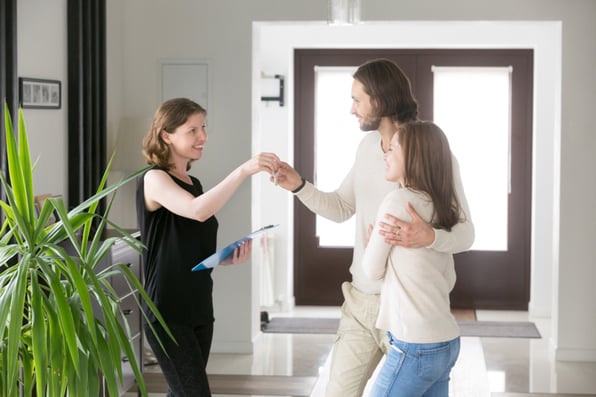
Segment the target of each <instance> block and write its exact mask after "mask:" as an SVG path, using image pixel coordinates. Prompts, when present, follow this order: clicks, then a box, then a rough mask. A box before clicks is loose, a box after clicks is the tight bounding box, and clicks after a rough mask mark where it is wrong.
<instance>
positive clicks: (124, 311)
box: [122, 309, 132, 316]
mask: <svg viewBox="0 0 596 397" xmlns="http://www.w3.org/2000/svg"><path fill="white" fill-rule="evenodd" d="M122 313H124V315H125V316H130V315H131V313H132V309H124V310H122Z"/></svg>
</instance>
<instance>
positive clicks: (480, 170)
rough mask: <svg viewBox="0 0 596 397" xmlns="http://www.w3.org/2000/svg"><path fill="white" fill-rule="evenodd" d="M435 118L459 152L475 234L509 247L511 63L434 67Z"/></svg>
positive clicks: (483, 244) (481, 241)
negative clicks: (508, 65) (501, 65)
mask: <svg viewBox="0 0 596 397" xmlns="http://www.w3.org/2000/svg"><path fill="white" fill-rule="evenodd" d="M433 78H434V121H435V122H436V123H437V125H439V127H441V129H442V130H443V131H444V132H445V134H446V135H447V137H448V139H449V144H450V146H451V150H452V152H453V153H454V154H455V156H456V157H457V160H458V162H459V166H460V172H461V177H462V181H463V184H464V189H465V192H466V197H467V199H468V204H469V206H470V212H471V214H472V219H473V220H474V226H475V229H476V239H475V241H474V245H473V246H472V250H484V251H507V249H508V247H507V240H508V239H507V227H508V225H507V218H508V216H507V214H508V211H509V208H508V199H509V194H510V192H511V149H510V136H511V114H510V109H511V68H510V67H433Z"/></svg>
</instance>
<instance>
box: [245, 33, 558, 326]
mask: <svg viewBox="0 0 596 397" xmlns="http://www.w3.org/2000/svg"><path fill="white" fill-rule="evenodd" d="M253 30H254V35H253V37H254V39H253V49H254V53H255V56H254V58H253V87H254V95H253V98H259V97H260V96H261V95H264V94H266V93H264V92H263V91H262V90H261V89H260V87H261V86H262V85H263V84H262V79H261V77H260V74H261V71H265V72H269V73H270V74H271V73H277V74H282V75H285V76H288V77H289V78H288V81H286V86H287V87H288V89H289V92H288V101H287V102H288V103H287V107H286V108H285V109H284V108H280V107H277V106H273V107H272V106H270V105H268V104H265V103H259V104H258V105H257V106H254V104H253V112H254V113H253V142H254V145H255V146H256V147H255V151H262V150H273V151H274V152H277V153H280V155H281V156H282V157H283V158H290V159H291V158H292V155H293V139H294V138H293V137H294V133H295V132H294V131H293V128H292V125H293V122H292V120H293V119H292V116H293V115H292V108H293V92H292V88H293V86H294V82H293V78H292V76H293V58H292V57H293V51H294V49H295V48H334V47H342V46H346V45H348V44H349V45H350V46H353V47H355V48H371V47H376V48H531V49H533V50H534V69H535V71H534V74H535V84H534V91H535V93H534V96H535V97H536V98H539V100H537V101H536V104H535V106H534V115H535V117H534V131H533V142H534V148H535V150H534V158H533V161H534V165H533V176H532V179H533V180H534V181H541V183H533V194H532V196H533V200H532V201H533V202H532V209H533V217H532V223H533V224H532V230H533V231H534V233H533V235H532V255H531V256H532V259H531V262H532V266H531V270H532V272H531V280H532V288H531V297H530V301H531V304H530V306H531V308H530V312H531V313H532V314H534V315H540V316H550V314H551V303H552V302H551V295H552V294H551V283H552V278H553V262H554V261H555V258H554V256H553V252H552V250H544V249H542V247H545V246H547V247H550V246H557V245H558V241H556V240H554V238H553V220H554V207H553V202H554V197H553V196H554V191H555V186H554V184H553V178H552V177H551V176H552V175H554V174H558V173H559V169H555V168H554V166H553V164H554V150H553V148H554V147H555V144H556V142H558V141H559V135H560V125H559V117H558V115H559V114H560V104H559V102H558V97H559V95H560V85H561V67H560V66H561V23H560V22H534V21H532V22H483V23H481V24H478V23H477V22H430V21H424V22H410V21H404V22H368V23H363V24H360V25H357V26H340V27H337V26H328V25H327V24H325V23H322V22H311V23H283V22H279V23H273V22H262V23H260V22H255V24H254V29H253ZM438 31H440V32H441V35H437V34H436V32H438ZM504 32H506V33H507V34H503V33H504ZM370 43H374V44H373V45H371V44H370ZM538 131H540V133H537V132H538ZM296 133H299V132H296ZM557 150H560V149H558V148H557ZM347 171H348V170H345V172H346V173H347ZM340 181H341V179H340V180H338V184H339V182H340ZM557 190H558V189H557ZM280 194H281V195H284V194H285V193H284V192H280V189H275V188H272V187H271V184H270V183H265V184H263V183H259V181H255V183H254V189H253V211H254V218H253V219H255V221H256V223H257V224H266V223H272V222H275V219H276V218H277V219H284V222H283V224H282V226H281V227H280V231H279V232H278V236H276V237H277V239H278V241H280V242H285V248H286V249H285V250H281V252H279V251H278V254H277V257H276V258H275V262H276V263H277V264H278V266H276V267H275V270H276V286H275V290H276V291H285V292H286V294H284V295H281V296H279V295H278V299H279V300H280V302H279V303H280V304H281V305H282V307H287V306H290V305H291V302H292V292H293V289H292V287H293V279H292V274H293V272H292V266H291V263H292V260H291V258H292V257H293V252H292V243H291V242H293V240H294V236H293V220H292V217H291V215H292V213H293V207H292V202H291V201H290V202H288V200H283V198H284V197H283V196H282V197H280ZM286 195H287V194H286ZM265 208H266V209H267V210H266V211H262V212H261V211H260V209H265ZM282 244H284V243H282ZM284 265H285V266H284Z"/></svg>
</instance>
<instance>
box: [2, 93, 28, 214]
mask: <svg viewBox="0 0 596 397" xmlns="http://www.w3.org/2000/svg"><path fill="white" fill-rule="evenodd" d="M4 106H5V115H7V116H6V117H5V119H6V120H7V122H6V133H5V144H6V158H7V162H8V175H9V176H10V185H11V186H12V188H13V190H14V199H15V203H14V205H15V207H16V209H17V211H18V212H19V213H21V215H22V216H23V217H24V218H25V219H26V221H27V224H29V222H30V220H31V219H30V212H29V207H30V202H29V201H28V191H29V190H30V189H28V187H27V186H26V184H27V180H28V178H26V177H25V176H24V175H23V173H24V170H25V169H29V170H30V168H31V167H30V165H29V167H27V166H25V165H24V164H23V159H21V158H20V157H19V153H18V149H17V143H16V140H15V137H14V132H13V128H12V121H10V112H8V105H7V104H6V103H5V104H4Z"/></svg>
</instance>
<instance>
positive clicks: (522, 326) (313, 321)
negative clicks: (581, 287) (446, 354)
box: [262, 317, 541, 338]
mask: <svg viewBox="0 0 596 397" xmlns="http://www.w3.org/2000/svg"><path fill="white" fill-rule="evenodd" d="M457 323H458V324H459V328H460V332H461V336H482V337H496V338H540V337H541V336H540V333H539V332H538V329H537V328H536V325H535V324H534V323H532V322H527V321H471V320H458V322H457ZM338 325H339V319H338V318H323V317H321V318H315V317H312V318H309V317H273V318H271V319H270V320H269V322H268V323H266V324H263V327H262V331H263V332H267V333H277V334H334V333H335V332H336V331H337V327H338Z"/></svg>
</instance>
